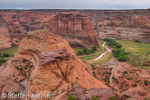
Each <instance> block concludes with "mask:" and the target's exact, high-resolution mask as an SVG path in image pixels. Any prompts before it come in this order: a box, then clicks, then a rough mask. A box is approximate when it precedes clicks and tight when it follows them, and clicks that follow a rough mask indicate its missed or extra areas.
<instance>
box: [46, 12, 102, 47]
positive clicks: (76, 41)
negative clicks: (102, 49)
mask: <svg viewBox="0 0 150 100" xmlns="http://www.w3.org/2000/svg"><path fill="white" fill-rule="evenodd" d="M49 31H50V32H52V33H55V34H59V35H61V36H63V38H65V39H66V40H67V41H68V42H69V44H70V45H71V46H72V47H88V48H90V47H92V46H96V47H97V48H99V44H98V39H97V37H96V35H95V32H94V28H93V25H92V22H91V19H90V18H88V17H86V16H85V15H80V14H62V13H60V14H58V15H57V16H54V17H53V18H52V19H51V20H50V21H49Z"/></svg>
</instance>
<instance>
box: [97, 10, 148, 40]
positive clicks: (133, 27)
mask: <svg viewBox="0 0 150 100" xmlns="http://www.w3.org/2000/svg"><path fill="white" fill-rule="evenodd" d="M149 15H150V14H149V12H148V11H147V10H143V11H114V12H106V13H105V14H104V15H102V16H100V17H99V20H98V22H97V35H98V38H99V39H103V38H105V37H109V38H113V39H121V40H132V41H134V40H140V41H142V42H150V16H149Z"/></svg>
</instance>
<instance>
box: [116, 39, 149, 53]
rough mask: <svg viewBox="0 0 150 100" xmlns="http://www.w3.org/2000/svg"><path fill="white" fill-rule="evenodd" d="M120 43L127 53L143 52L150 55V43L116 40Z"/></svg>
mask: <svg viewBox="0 0 150 100" xmlns="http://www.w3.org/2000/svg"><path fill="white" fill-rule="evenodd" d="M116 41H117V42H118V43H120V44H122V46H123V48H125V51H126V52H141V53H149V54H150V44H149V43H138V42H133V41H125V40H116Z"/></svg>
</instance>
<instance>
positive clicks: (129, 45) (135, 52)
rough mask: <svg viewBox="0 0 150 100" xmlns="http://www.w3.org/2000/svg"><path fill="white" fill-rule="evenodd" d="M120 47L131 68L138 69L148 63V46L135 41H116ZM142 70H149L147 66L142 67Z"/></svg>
mask: <svg viewBox="0 0 150 100" xmlns="http://www.w3.org/2000/svg"><path fill="white" fill-rule="evenodd" d="M116 41H117V43H120V44H121V45H122V48H124V50H125V52H126V55H127V56H128V60H129V62H130V63H131V65H132V66H136V67H140V66H141V64H142V63H145V62H147V61H150V44H148V43H141V42H139V41H138V40H136V41H126V40H116ZM143 68H144V69H146V70H149V69H150V68H149V66H143Z"/></svg>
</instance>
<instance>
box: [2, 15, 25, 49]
mask: <svg viewBox="0 0 150 100" xmlns="http://www.w3.org/2000/svg"><path fill="white" fill-rule="evenodd" d="M23 34H24V33H23V30H22V28H21V26H20V24H19V22H18V21H17V20H16V19H12V18H10V17H9V16H8V15H7V14H6V13H4V12H2V13H0V48H1V49H2V48H8V47H11V46H16V45H19V41H20V40H22V38H23V36H24V35H23Z"/></svg>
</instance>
